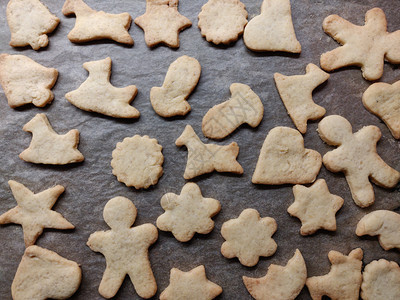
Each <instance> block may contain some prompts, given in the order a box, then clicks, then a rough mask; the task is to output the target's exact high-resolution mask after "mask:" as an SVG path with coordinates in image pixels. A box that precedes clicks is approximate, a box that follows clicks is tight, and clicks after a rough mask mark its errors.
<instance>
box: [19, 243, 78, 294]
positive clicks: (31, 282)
mask: <svg viewBox="0 0 400 300" xmlns="http://www.w3.org/2000/svg"><path fill="white" fill-rule="evenodd" d="M81 279H82V271H81V268H80V267H79V265H78V264H77V263H76V262H74V261H72V260H68V259H65V258H64V257H62V256H60V255H58V254H57V253H55V252H53V251H50V250H47V249H44V248H40V247H38V246H29V247H28V248H26V250H25V253H24V256H22V259H21V262H20V264H19V266H18V269H17V273H15V277H14V280H13V283H12V285H11V294H12V297H13V299H14V300H19V299H21V300H22V299H29V300H45V299H48V298H51V299H67V298H69V297H71V296H72V295H73V294H74V293H75V292H76V290H77V289H78V288H79V285H80V284H81Z"/></svg>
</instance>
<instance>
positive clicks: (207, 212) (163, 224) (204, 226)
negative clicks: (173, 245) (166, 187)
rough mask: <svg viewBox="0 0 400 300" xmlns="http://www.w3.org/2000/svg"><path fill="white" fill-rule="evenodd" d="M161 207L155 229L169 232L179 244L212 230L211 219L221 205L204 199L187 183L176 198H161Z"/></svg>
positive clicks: (197, 190)
mask: <svg viewBox="0 0 400 300" xmlns="http://www.w3.org/2000/svg"><path fill="white" fill-rule="evenodd" d="M161 206H162V208H163V209H164V210H165V213H163V214H162V215H161V216H159V217H158V219H157V227H158V228H159V229H160V230H163V231H171V232H172V234H173V235H174V237H175V238H176V239H177V240H178V241H181V242H187V241H189V240H190V239H191V238H192V237H193V236H194V234H195V233H196V232H197V233H201V234H207V233H209V232H211V230H213V228H214V222H213V220H212V219H211V218H212V217H213V216H215V215H216V214H217V213H218V212H219V211H220V210H221V204H220V203H219V201H218V200H215V199H213V198H204V197H203V196H202V195H201V191H200V188H199V186H198V185H197V184H195V183H191V182H189V183H187V184H185V186H184V187H183V188H182V192H181V194H180V195H179V196H178V195H176V194H173V193H168V194H165V195H164V196H163V197H162V198H161Z"/></svg>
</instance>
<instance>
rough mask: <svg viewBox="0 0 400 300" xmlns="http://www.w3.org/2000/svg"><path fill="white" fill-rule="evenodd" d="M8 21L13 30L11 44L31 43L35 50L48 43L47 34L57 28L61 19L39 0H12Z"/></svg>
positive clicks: (9, 4)
mask: <svg viewBox="0 0 400 300" xmlns="http://www.w3.org/2000/svg"><path fill="white" fill-rule="evenodd" d="M7 23H8V26H9V27H10V31H11V41H10V46H12V47H24V46H27V45H30V46H31V47H32V49H33V50H39V49H40V48H41V47H46V46H47V45H48V43H49V38H48V36H47V35H46V34H47V33H51V32H52V31H53V30H54V29H56V27H57V25H58V23H60V19H59V18H57V17H56V16H55V15H53V14H52V13H51V12H50V11H49V10H48V9H47V7H46V6H44V5H43V3H42V2H40V1H39V0H10V2H8V5H7Z"/></svg>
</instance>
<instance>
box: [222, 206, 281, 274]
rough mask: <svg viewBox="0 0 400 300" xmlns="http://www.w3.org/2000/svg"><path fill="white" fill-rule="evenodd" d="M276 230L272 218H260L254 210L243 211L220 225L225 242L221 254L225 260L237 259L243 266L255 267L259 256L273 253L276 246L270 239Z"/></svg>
mask: <svg viewBox="0 0 400 300" xmlns="http://www.w3.org/2000/svg"><path fill="white" fill-rule="evenodd" d="M277 228H278V225H277V224H276V221H275V220H274V219H273V218H269V217H265V218H261V217H260V214H259V213H258V211H256V210H255V209H251V208H248V209H245V210H244V211H242V213H241V214H240V216H239V217H238V218H237V219H231V220H229V221H226V222H225V223H224V224H222V228H221V235H222V237H223V238H224V239H225V240H226V241H225V242H224V243H223V244H222V246H221V253H222V255H223V256H225V257H226V258H233V257H237V258H238V259H239V261H240V263H241V264H242V265H244V266H247V267H252V266H255V265H256V264H257V263H258V260H259V258H260V256H264V257H267V256H271V255H273V254H274V253H275V251H276V248H277V247H278V246H277V244H276V243H275V241H274V240H273V239H272V238H271V237H272V235H273V234H274V233H275V231H276V230H277Z"/></svg>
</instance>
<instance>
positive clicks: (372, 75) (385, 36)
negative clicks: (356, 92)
mask: <svg viewBox="0 0 400 300" xmlns="http://www.w3.org/2000/svg"><path fill="white" fill-rule="evenodd" d="M322 27H323V29H324V31H325V32H326V33H327V34H328V35H330V36H331V37H332V38H333V39H335V40H336V41H337V42H338V43H340V44H341V45H343V46H341V47H338V48H336V49H334V50H332V51H329V52H326V53H324V54H322V55H321V61H320V64H321V68H322V69H324V70H326V71H333V70H336V69H339V68H342V67H346V66H359V67H361V71H362V74H363V77H364V78H365V79H367V80H377V79H379V78H381V76H382V74H383V63H384V60H386V61H388V62H390V63H394V64H400V52H399V51H398V49H399V47H400V30H397V31H396V32H393V33H389V32H387V21H386V17H385V13H384V12H383V10H382V9H380V8H377V7H375V8H373V9H370V10H369V11H367V13H366V14H365V25H364V26H358V25H354V24H352V23H350V22H349V21H347V20H345V19H343V18H341V17H339V16H338V15H331V16H328V17H326V18H325V20H324V22H323V24H322Z"/></svg>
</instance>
